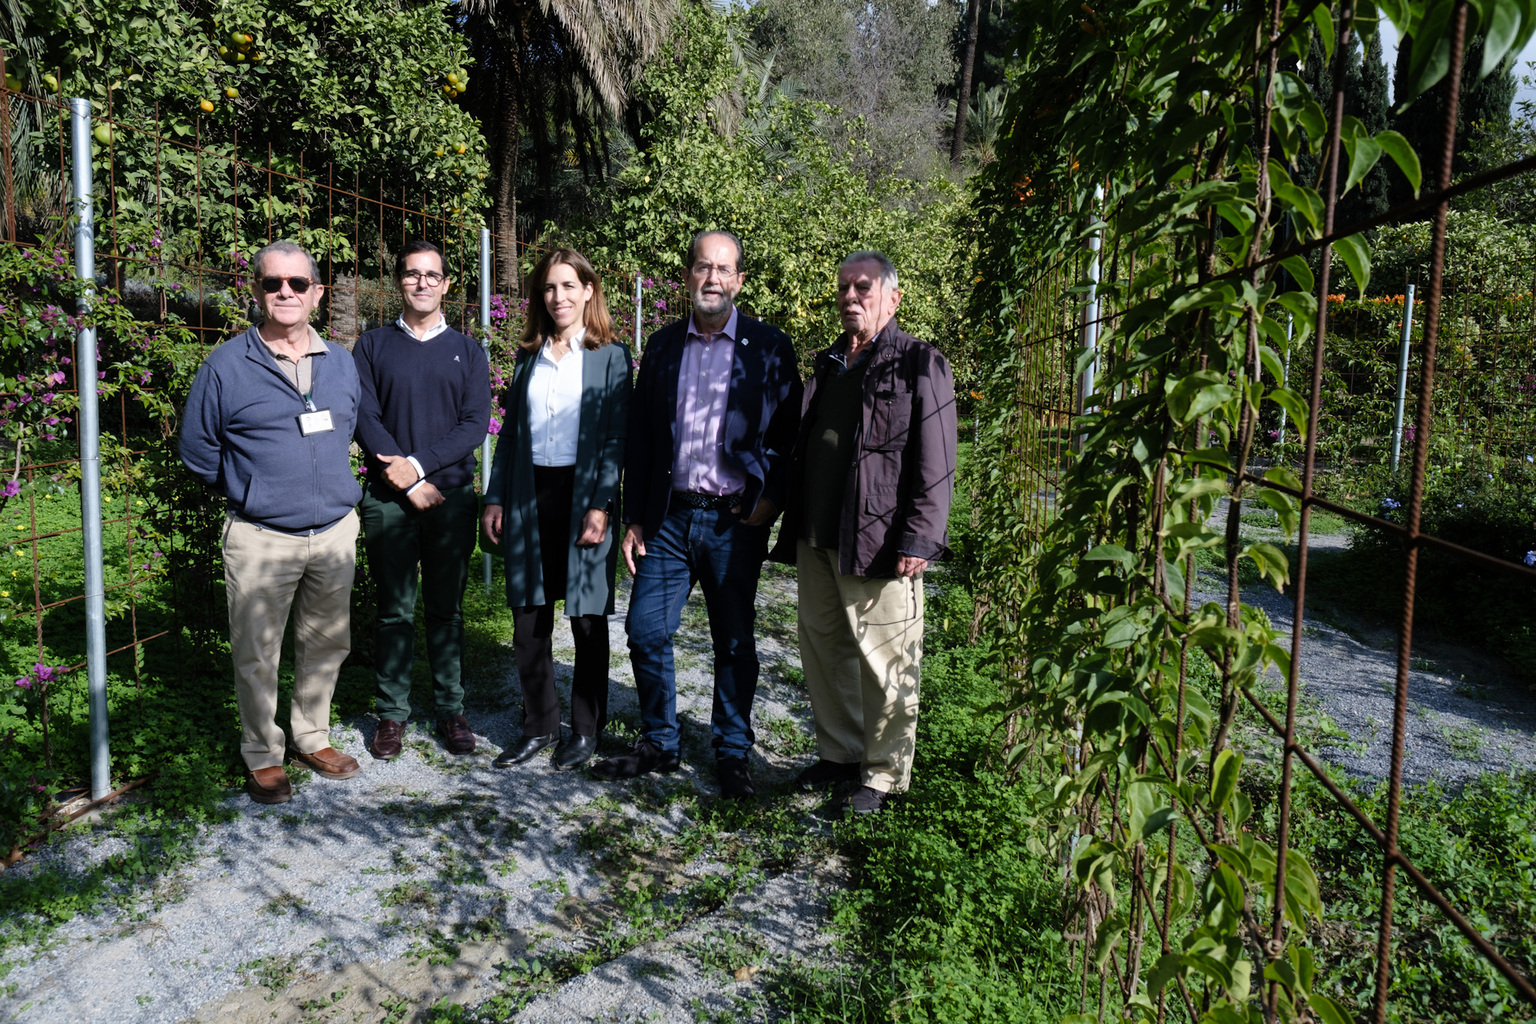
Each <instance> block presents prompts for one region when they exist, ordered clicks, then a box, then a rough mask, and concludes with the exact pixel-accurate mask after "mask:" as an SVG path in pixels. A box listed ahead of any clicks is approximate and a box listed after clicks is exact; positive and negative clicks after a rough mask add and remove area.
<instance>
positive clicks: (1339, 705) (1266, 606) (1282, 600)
mask: <svg viewBox="0 0 1536 1024" xmlns="http://www.w3.org/2000/svg"><path fill="white" fill-rule="evenodd" d="M1243 518H1244V523H1243V532H1244V535H1245V536H1253V537H1256V538H1258V539H1265V540H1271V541H1272V542H1276V543H1283V537H1282V536H1281V535H1280V534H1279V531H1278V530H1274V531H1271V530H1266V529H1264V528H1263V527H1262V526H1250V523H1249V522H1248V519H1249V515H1248V510H1245V512H1244V517H1243ZM1224 523H1225V506H1223V510H1222V513H1221V515H1220V516H1219V518H1218V520H1217V523H1216V525H1217V526H1218V528H1221V527H1222V525H1223V524H1224ZM1347 545H1348V536H1347V535H1345V534H1342V533H1340V534H1323V535H1319V536H1314V537H1313V538H1312V550H1313V551H1329V550H1341V549H1343V548H1344V547H1346V546H1347ZM1291 559H1292V565H1293V566H1294V564H1295V553H1294V549H1292V554H1291ZM1201 582H1202V584H1203V586H1202V587H1201V588H1200V589H1197V591H1196V593H1197V599H1198V600H1201V601H1210V600H1214V601H1218V602H1220V601H1224V600H1225V585H1224V583H1222V582H1220V581H1218V580H1217V579H1215V578H1214V577H1210V578H1207V577H1202V580H1201ZM1370 584H1371V581H1369V580H1362V581H1361V585H1362V586H1369V585H1370ZM1243 600H1244V601H1245V602H1246V603H1248V604H1250V605H1253V606H1255V607H1258V608H1261V609H1263V610H1264V612H1265V613H1266V614H1268V615H1269V618H1270V621H1271V623H1273V624H1274V626H1275V627H1276V628H1277V629H1279V630H1280V631H1282V632H1283V633H1284V634H1285V635H1286V637H1287V638H1289V636H1290V633H1291V623H1292V615H1293V610H1294V605H1293V597H1292V594H1291V592H1290V591H1289V589H1288V590H1287V592H1286V593H1284V594H1281V593H1278V592H1277V591H1276V590H1275V589H1274V588H1273V587H1272V586H1269V585H1259V586H1252V587H1245V588H1244V589H1243ZM1288 642H1289V640H1288V639H1287V643H1288ZM1396 644H1397V631H1396V630H1395V629H1392V628H1383V627H1379V626H1371V625H1368V624H1362V623H1359V622H1352V621H1351V622H1336V623H1330V622H1327V621H1324V620H1322V619H1319V618H1318V617H1317V615H1316V613H1314V612H1311V611H1309V613H1308V615H1307V618H1306V623H1305V626H1304V627H1303V635H1302V648H1301V651H1302V654H1301V673H1300V677H1301V680H1302V684H1303V687H1304V690H1305V692H1306V694H1307V695H1308V696H1309V698H1310V700H1311V701H1312V702H1315V703H1316V706H1317V707H1318V708H1319V709H1320V710H1322V711H1323V712H1324V713H1325V714H1326V715H1327V716H1328V717H1329V718H1331V719H1332V721H1333V723H1334V724H1335V725H1336V726H1337V727H1338V728H1339V729H1341V730H1343V732H1344V733H1346V734H1347V737H1344V738H1337V739H1336V740H1335V741H1334V742H1332V743H1330V744H1328V745H1326V746H1322V747H1321V748H1320V749H1319V750H1318V751H1316V752H1317V753H1321V754H1322V755H1324V756H1325V757H1326V759H1327V760H1329V761H1332V762H1333V763H1336V764H1338V765H1339V766H1341V767H1342V768H1344V769H1345V770H1346V771H1348V772H1349V773H1351V774H1353V775H1356V776H1358V777H1361V778H1368V779H1385V778H1386V777H1387V776H1388V774H1389V773H1390V768H1391V757H1392V719H1393V699H1394V694H1393V688H1394V681H1395V680H1396V678H1397V650H1396ZM1411 665H1412V667H1411V669H1410V672H1409V677H1408V706H1409V715H1408V721H1407V733H1406V738H1405V745H1404V749H1405V756H1404V761H1403V780H1404V781H1405V782H1408V783H1423V782H1428V781H1430V780H1437V781H1439V782H1441V783H1442V784H1446V785H1448V786H1450V787H1452V788H1455V787H1457V786H1459V785H1463V784H1465V783H1466V782H1468V781H1470V780H1472V779H1474V778H1476V777H1477V776H1479V775H1482V774H1484V773H1486V772H1489V771H1499V772H1504V771H1513V770H1517V769H1527V768H1529V767H1530V766H1531V765H1532V764H1536V695H1533V692H1532V690H1531V689H1530V688H1529V687H1527V686H1525V685H1524V684H1523V683H1521V682H1520V681H1518V680H1515V679H1512V678H1511V676H1510V674H1509V672H1508V670H1507V668H1505V667H1504V666H1503V665H1501V664H1500V663H1499V662H1498V660H1497V659H1495V658H1491V657H1488V656H1486V655H1484V654H1482V653H1481V652H1478V651H1475V650H1470V649H1467V648H1464V647H1456V646H1452V645H1444V644H1438V645H1437V644H1426V643H1423V642H1419V643H1416V644H1415V645H1414V657H1413V660H1412V663H1411Z"/></svg>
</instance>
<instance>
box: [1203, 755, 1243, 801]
mask: <svg viewBox="0 0 1536 1024" xmlns="http://www.w3.org/2000/svg"><path fill="white" fill-rule="evenodd" d="M1242 767H1243V755H1242V754H1239V753H1238V752H1237V751H1235V750H1233V749H1232V748H1231V747H1228V748H1227V749H1225V750H1223V751H1221V752H1220V753H1218V754H1217V755H1216V762H1215V764H1213V765H1212V766H1211V806H1212V807H1214V808H1216V809H1217V810H1225V809H1226V806H1227V802H1228V801H1229V800H1231V799H1232V794H1233V793H1234V792H1236V791H1237V776H1238V772H1239V771H1241V770H1242Z"/></svg>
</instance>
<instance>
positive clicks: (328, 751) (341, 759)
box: [288, 747, 363, 779]
mask: <svg viewBox="0 0 1536 1024" xmlns="http://www.w3.org/2000/svg"><path fill="white" fill-rule="evenodd" d="M288 753H289V755H290V756H291V757H292V758H293V759H294V760H295V761H297V762H299V764H301V765H303V766H304V767H305V768H308V769H309V770H310V771H312V772H314V773H315V774H316V775H323V776H324V777H325V778H327V779H350V778H351V777H352V776H354V775H356V774H357V773H358V772H360V771H362V770H363V766H362V765H360V764H358V763H357V759H356V758H352V757H348V756H347V755H346V754H343V753H342V752H341V751H339V750H336V749H335V748H333V747H326V748H325V749H324V750H317V751H315V752H314V753H313V754H305V753H303V752H302V751H298V750H295V749H294V748H293V747H289V748H288Z"/></svg>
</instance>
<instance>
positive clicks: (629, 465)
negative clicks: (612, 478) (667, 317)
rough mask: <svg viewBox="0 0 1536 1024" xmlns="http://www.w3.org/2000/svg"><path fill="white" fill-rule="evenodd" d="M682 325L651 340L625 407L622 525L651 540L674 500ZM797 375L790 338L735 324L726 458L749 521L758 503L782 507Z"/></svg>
mask: <svg viewBox="0 0 1536 1024" xmlns="http://www.w3.org/2000/svg"><path fill="white" fill-rule="evenodd" d="M687 326H688V325H687V321H686V320H678V321H675V322H673V323H670V324H668V325H667V326H665V327H663V328H662V329H661V330H659V331H657V332H656V333H655V334H653V335H651V337H650V340H649V341H648V342H647V343H646V346H645V353H644V355H643V356H642V358H641V360H640V373H639V375H638V376H637V377H636V378H635V392H634V395H633V397H632V399H631V401H630V403H629V437H628V443H627V444H626V446H625V449H624V521H625V522H626V523H639V524H640V527H641V530H642V531H643V533H644V536H645V537H646V538H650V537H654V536H655V535H656V531H658V530H660V529H661V522H662V520H663V519H665V518H666V516H667V507H668V505H669V503H670V502H671V499H672V461H673V456H674V454H675V452H676V448H675V437H674V435H675V433H676V429H677V376H678V373H679V371H680V369H681V367H682V361H683V342H684V341H685V340H686V339H687V333H688V332H687ZM800 394H801V388H800V371H799V369H798V367H797V366H796V359H795V347H794V346H793V345H792V344H790V341H789V335H787V334H785V333H784V332H783V331H781V330H779V329H778V328H777V327H773V326H771V325H769V324H765V323H763V322H762V321H760V320H754V319H752V318H751V317H749V316H746V315H744V314H740V315H738V317H737V321H736V348H735V356H734V358H733V361H732V366H731V383H730V390H729V392H728V393H727V397H726V408H725V425H724V435H725V436H724V437H723V438H722V440H723V441H724V442H725V444H724V448H723V449H722V451H723V452H724V457H725V458H726V459H727V460H728V461H729V462H730V463H731V464H732V465H734V466H736V467H737V468H739V469H741V470H742V471H743V472H744V473H745V474H746V476H747V487H746V490H745V491H744V492H743V493H742V500H741V507H742V510H743V514H744V515H750V514H751V512H752V509H753V508H755V507H756V506H757V502H758V499H759V498H767V499H768V500H769V501H771V502H773V503H774V505H775V506H777V507H779V508H783V507H784V498H785V470H786V468H787V463H788V459H789V452H790V449H791V448H792V447H793V446H794V443H795V435H796V434H797V433H798V432H799V429H800Z"/></svg>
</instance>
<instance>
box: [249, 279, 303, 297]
mask: <svg viewBox="0 0 1536 1024" xmlns="http://www.w3.org/2000/svg"><path fill="white" fill-rule="evenodd" d="M284 282H286V283H287V285H288V287H289V288H291V289H293V294H295V295H303V294H304V293H305V292H307V291H309V286H310V285H312V284H314V283H315V282H313V281H311V280H310V279H309V278H307V277H264V278H262V279H261V290H262V291H264V292H266V293H267V294H268V295H276V294H277V293H278V292H280V291H282V290H283V284H284Z"/></svg>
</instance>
